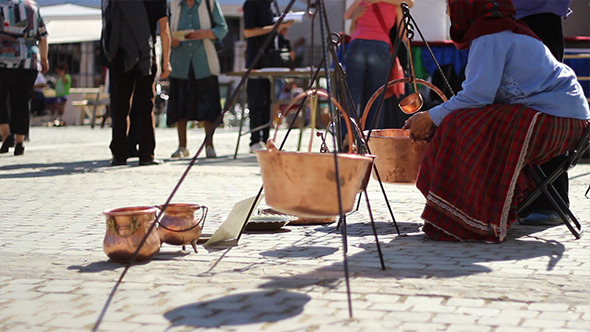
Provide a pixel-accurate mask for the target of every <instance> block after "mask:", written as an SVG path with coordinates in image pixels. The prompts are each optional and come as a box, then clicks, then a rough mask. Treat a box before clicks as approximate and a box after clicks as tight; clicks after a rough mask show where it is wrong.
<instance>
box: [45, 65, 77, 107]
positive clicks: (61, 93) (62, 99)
mask: <svg viewBox="0 0 590 332" xmlns="http://www.w3.org/2000/svg"><path fill="white" fill-rule="evenodd" d="M55 73H56V74H57V80H56V82H55V97H51V98H46V99H45V106H47V108H49V110H51V114H52V115H55V114H57V118H58V119H59V118H61V117H62V116H63V114H64V110H65V108H66V102H67V101H68V95H69V94H70V87H71V86H72V77H71V76H70V74H69V73H68V65H67V64H66V63H65V62H61V63H59V64H58V65H57V66H56V67H55Z"/></svg>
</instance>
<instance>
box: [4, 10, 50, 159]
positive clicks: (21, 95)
mask: <svg viewBox="0 0 590 332" xmlns="http://www.w3.org/2000/svg"><path fill="white" fill-rule="evenodd" d="M0 41H1V43H0V134H1V135H2V146H1V147H0V153H7V152H8V150H9V148H10V147H12V146H13V145H14V155H15V156H16V155H22V154H24V153H25V147H24V141H25V136H26V135H28V133H29V122H30V112H31V110H30V101H31V98H32V96H33V86H34V84H35V79H36V78H37V73H38V72H39V71H40V72H42V73H45V72H47V70H48V69H49V62H48V60H47V52H48V47H47V30H46V27H45V23H44V21H43V18H42V17H41V13H40V12H39V6H38V5H37V3H35V2H34V1H32V0H2V1H0ZM9 100H10V101H9ZM12 134H14V137H13V136H12Z"/></svg>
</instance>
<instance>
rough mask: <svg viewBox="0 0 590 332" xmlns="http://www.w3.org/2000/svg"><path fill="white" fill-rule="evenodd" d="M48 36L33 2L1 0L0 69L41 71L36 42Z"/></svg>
mask: <svg viewBox="0 0 590 332" xmlns="http://www.w3.org/2000/svg"><path fill="white" fill-rule="evenodd" d="M46 37H47V29H46V27H45V22H44V21H43V18H42V17H41V14H40V13H39V5H37V3H36V2H35V1H33V0H0V41H1V44H0V67H2V68H21V69H35V70H38V71H40V70H41V59H40V56H39V46H38V41H39V40H40V39H41V38H46Z"/></svg>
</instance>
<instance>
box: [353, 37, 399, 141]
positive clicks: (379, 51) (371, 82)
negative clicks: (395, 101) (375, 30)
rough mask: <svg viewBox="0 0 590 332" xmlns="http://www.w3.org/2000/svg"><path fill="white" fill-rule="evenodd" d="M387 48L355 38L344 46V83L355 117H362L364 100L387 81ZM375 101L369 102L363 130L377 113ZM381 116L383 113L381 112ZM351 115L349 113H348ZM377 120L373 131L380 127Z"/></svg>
mask: <svg viewBox="0 0 590 332" xmlns="http://www.w3.org/2000/svg"><path fill="white" fill-rule="evenodd" d="M390 59H391V52H390V47H389V45H388V44H387V43H386V42H383V41H378V40H366V39H355V40H353V41H351V42H350V44H348V49H347V50H346V54H345V55H344V66H345V68H346V74H347V77H346V83H347V84H348V88H349V89H350V94H351V96H352V100H353V102H354V104H355V106H356V109H357V112H358V115H359V117H360V116H362V114H363V111H364V108H365V105H366V104H367V101H368V100H369V99H370V98H371V96H372V95H373V93H375V91H377V89H379V87H381V86H382V85H383V83H385V82H386V79H388V78H389V74H390V72H389V61H390ZM377 106H378V105H377V102H375V103H373V106H372V107H371V110H370V113H369V114H370V115H369V117H368V118H367V124H366V127H367V128H363V129H368V127H369V126H370V124H371V123H372V121H373V118H374V117H375V115H376V112H377ZM381 114H383V112H382V113H381ZM351 116H352V114H351ZM380 123H381V119H379V120H378V121H376V123H375V126H374V128H378V127H379V126H380Z"/></svg>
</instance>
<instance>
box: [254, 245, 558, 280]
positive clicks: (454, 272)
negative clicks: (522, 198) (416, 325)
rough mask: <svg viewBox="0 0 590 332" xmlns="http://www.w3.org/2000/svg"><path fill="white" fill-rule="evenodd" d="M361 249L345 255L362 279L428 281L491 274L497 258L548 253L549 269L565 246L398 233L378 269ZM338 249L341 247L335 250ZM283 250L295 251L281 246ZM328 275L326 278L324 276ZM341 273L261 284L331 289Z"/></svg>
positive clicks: (323, 271)
mask: <svg viewBox="0 0 590 332" xmlns="http://www.w3.org/2000/svg"><path fill="white" fill-rule="evenodd" d="M315 248H317V247H309V248H305V247H298V249H297V250H298V251H299V252H297V256H287V257H303V256H305V255H306V253H308V255H312V254H313V253H314V250H315ZM360 248H362V249H364V250H363V251H361V252H359V253H356V254H352V255H349V256H348V266H349V271H350V274H351V275H354V276H355V277H366V278H391V279H392V280H399V279H424V278H426V279H428V278H439V279H445V278H456V277H465V276H470V275H475V274H482V273H488V272H492V270H491V269H490V268H489V267H487V266H486V264H487V263H489V262H497V261H526V260H528V259H535V258H539V257H547V258H548V263H547V268H546V270H547V271H550V270H552V269H553V268H554V267H555V266H556V265H557V263H558V262H559V260H560V259H561V257H562V255H563V253H564V251H565V247H564V245H563V244H561V243H559V242H557V241H553V240H543V239H540V238H535V237H525V238H518V239H515V238H510V239H507V240H506V241H505V242H502V243H498V244H486V243H479V242H438V241H433V240H430V239H429V238H428V237H427V236H425V235H423V234H413V235H408V236H398V237H396V238H394V239H393V241H391V242H390V243H381V250H382V253H383V257H384V260H385V266H386V270H385V271H383V270H381V267H380V264H379V256H378V252H377V247H376V245H375V243H365V244H362V245H360ZM338 249H340V248H338ZM283 252H284V253H293V252H294V250H293V251H292V250H289V249H284V250H283ZM327 276H329V277H328V278H327ZM342 277H343V262H342V261H339V262H337V263H334V264H332V265H330V266H324V267H321V268H319V269H317V270H315V271H312V272H309V273H306V274H302V275H296V276H290V277H282V276H268V278H269V279H270V281H269V282H267V283H265V284H262V285H261V286H260V288H271V289H274V288H292V289H296V288H302V287H308V286H312V285H322V286H324V287H333V286H334V284H335V283H336V282H338V279H339V278H342Z"/></svg>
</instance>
